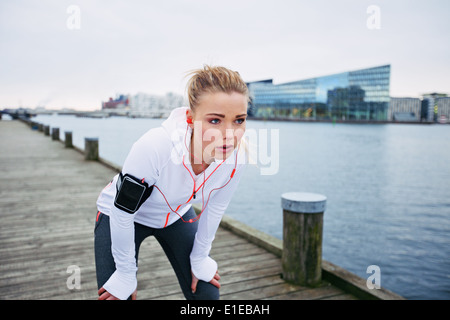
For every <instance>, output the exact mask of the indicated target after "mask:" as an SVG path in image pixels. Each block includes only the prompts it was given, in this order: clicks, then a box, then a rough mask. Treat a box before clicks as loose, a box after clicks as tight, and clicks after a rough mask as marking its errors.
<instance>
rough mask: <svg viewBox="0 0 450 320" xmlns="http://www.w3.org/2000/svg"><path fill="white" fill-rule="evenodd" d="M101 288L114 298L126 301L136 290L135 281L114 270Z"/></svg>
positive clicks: (133, 278)
mask: <svg viewBox="0 0 450 320" xmlns="http://www.w3.org/2000/svg"><path fill="white" fill-rule="evenodd" d="M103 288H104V289H105V290H106V291H108V292H109V293H110V294H112V295H113V296H115V297H116V298H118V299H120V300H127V299H128V298H129V297H130V296H131V294H132V293H133V292H134V290H136V288H137V279H136V277H129V276H126V275H123V274H120V272H118V271H117V270H116V271H115V272H114V273H113V274H112V275H111V277H110V278H109V279H108V281H106V283H105V284H104V285H103Z"/></svg>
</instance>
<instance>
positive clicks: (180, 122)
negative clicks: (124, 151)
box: [95, 66, 248, 300]
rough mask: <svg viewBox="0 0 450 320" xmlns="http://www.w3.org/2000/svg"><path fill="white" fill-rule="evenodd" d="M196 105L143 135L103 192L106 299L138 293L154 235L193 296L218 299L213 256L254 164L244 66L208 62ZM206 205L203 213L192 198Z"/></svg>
mask: <svg viewBox="0 0 450 320" xmlns="http://www.w3.org/2000/svg"><path fill="white" fill-rule="evenodd" d="M187 93H188V98H189V108H187V107H183V108H177V109H174V110H173V111H172V112H171V114H170V116H169V117H168V119H166V120H165V121H164V122H163V123H162V125H161V127H158V128H154V129H151V130H149V131H148V132H147V133H146V134H144V135H143V136H142V137H141V138H140V139H139V140H138V141H136V142H135V143H134V145H133V147H132V148H131V150H130V153H129V154H128V157H127V158H126V160H125V162H124V164H123V168H122V172H121V173H120V174H118V175H116V176H115V177H114V179H113V180H112V181H111V183H110V184H109V185H108V186H106V187H105V189H104V190H103V191H102V192H101V194H100V196H99V198H98V200H97V207H98V213H97V218H96V225H95V261H96V271H97V283H98V288H99V290H98V294H99V299H100V300H104V299H110V300H112V299H129V298H131V299H136V292H137V291H136V290H137V278H136V274H137V269H138V263H137V262H138V253H139V247H140V244H141V243H142V241H143V240H144V239H145V238H146V237H148V236H151V235H152V236H154V237H155V238H156V239H157V240H158V242H159V243H160V244H161V246H162V248H163V250H164V252H165V254H166V255H167V257H168V259H169V261H170V263H171V265H172V267H173V268H174V271H175V273H176V275H177V278H178V282H179V284H180V287H181V289H182V291H183V294H184V296H185V297H186V299H219V288H220V284H219V280H220V276H219V273H218V269H217V263H216V262H215V261H214V260H213V259H212V258H211V257H210V256H209V253H210V250H211V245H212V242H213V239H214V236H215V233H216V231H217V228H218V226H219V222H220V220H221V218H222V215H223V214H224V212H225V209H226V208H227V206H228V204H229V202H230V200H231V198H232V195H233V192H234V191H235V189H236V187H237V185H238V182H239V180H240V178H241V176H242V173H243V169H244V168H245V165H246V163H247V161H246V159H247V155H246V148H244V147H243V143H244V139H242V137H243V134H244V132H245V121H246V117H247V102H248V90H247V86H246V85H245V82H244V81H243V80H242V78H241V77H240V75H239V73H237V72H235V71H231V70H229V69H227V68H224V67H210V66H205V67H204V68H203V69H199V70H196V71H194V72H192V73H191V78H190V79H189V81H188V84H187ZM194 203H198V204H201V205H202V211H201V213H200V214H199V215H196V213H195V212H194V209H193V208H192V204H194Z"/></svg>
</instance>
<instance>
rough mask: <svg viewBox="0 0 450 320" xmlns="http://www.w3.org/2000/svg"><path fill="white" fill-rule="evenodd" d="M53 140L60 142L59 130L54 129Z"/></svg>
mask: <svg viewBox="0 0 450 320" xmlns="http://www.w3.org/2000/svg"><path fill="white" fill-rule="evenodd" d="M52 140H59V128H52Z"/></svg>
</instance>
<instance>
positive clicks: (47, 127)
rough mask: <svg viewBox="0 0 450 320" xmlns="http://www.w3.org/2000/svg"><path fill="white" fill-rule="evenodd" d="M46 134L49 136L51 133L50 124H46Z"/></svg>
mask: <svg viewBox="0 0 450 320" xmlns="http://www.w3.org/2000/svg"><path fill="white" fill-rule="evenodd" d="M44 134H45V135H46V136H49V135H50V126H46V125H44Z"/></svg>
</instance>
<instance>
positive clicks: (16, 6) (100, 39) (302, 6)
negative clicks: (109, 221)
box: [0, 0, 450, 110]
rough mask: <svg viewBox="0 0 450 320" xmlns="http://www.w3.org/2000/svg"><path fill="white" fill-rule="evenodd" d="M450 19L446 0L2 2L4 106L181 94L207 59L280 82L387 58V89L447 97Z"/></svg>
mask: <svg viewBox="0 0 450 320" xmlns="http://www.w3.org/2000/svg"><path fill="white" fill-rule="evenodd" d="M71 5H75V6H76V7H77V8H79V10H80V15H79V18H80V19H79V24H77V20H76V17H77V15H76V13H75V12H74V11H69V12H68V8H69V7H70V6H71ZM370 5H376V6H377V7H378V8H379V13H380V15H379V18H380V20H379V27H380V28H379V29H371V28H368V26H367V22H368V20H369V25H370V26H372V27H373V26H374V23H375V25H376V22H377V21H378V20H374V18H375V16H374V13H373V11H371V13H367V9H368V7H369V6H370ZM449 17H450V1H448V0H426V1H425V0H408V1H407V0H370V1H366V0H308V1H306V0H292V1H288V0H239V1H235V0H227V1H223V0H222V1H215V0H201V1H185V0H176V1H171V0H164V1H161V0H158V1H152V0H127V1H116V0H104V1H94V0H86V1H79V0H70V1H66V0H55V1H49V0H39V1H38V0H34V1H33V0H0V109H2V108H6V107H17V106H24V107H36V106H38V105H41V106H46V107H47V108H63V107H67V108H75V109H80V110H94V109H99V108H100V107H101V101H104V100H107V99H108V97H110V96H112V97H115V95H116V94H120V93H124V94H136V93H138V92H144V93H149V94H165V93H166V92H169V91H172V92H176V93H180V94H184V93H185V91H184V90H185V84H186V78H185V77H184V75H185V73H186V72H187V71H189V70H191V69H194V68H199V67H201V66H202V65H203V64H214V65H224V66H226V67H229V68H231V69H234V70H237V71H239V73H240V74H241V75H242V76H243V78H244V80H246V81H254V80H261V79H268V78H273V79H274V82H275V83H282V82H286V81H293V80H301V79H307V78H312V77H317V76H322V75H328V74H333V73H339V72H344V71H350V70H357V69H362V68H368V67H373V66H378V65H384V64H391V96H396V97H400V96H411V97H420V95H421V94H423V93H428V92H445V93H450V63H449V57H450V39H449V35H450V18H449ZM68 22H69V24H68ZM68 25H69V27H68ZM78 26H79V28H77V27H78ZM74 27H75V28H74Z"/></svg>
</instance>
